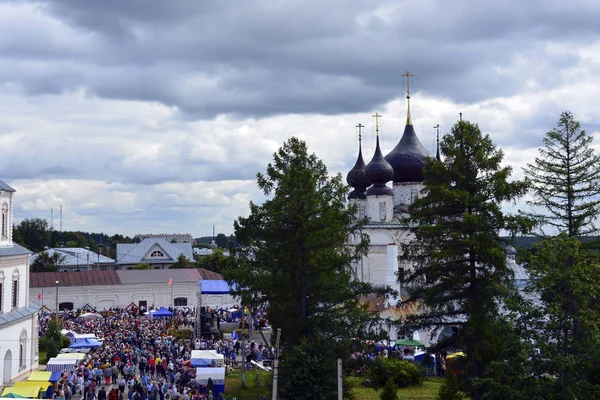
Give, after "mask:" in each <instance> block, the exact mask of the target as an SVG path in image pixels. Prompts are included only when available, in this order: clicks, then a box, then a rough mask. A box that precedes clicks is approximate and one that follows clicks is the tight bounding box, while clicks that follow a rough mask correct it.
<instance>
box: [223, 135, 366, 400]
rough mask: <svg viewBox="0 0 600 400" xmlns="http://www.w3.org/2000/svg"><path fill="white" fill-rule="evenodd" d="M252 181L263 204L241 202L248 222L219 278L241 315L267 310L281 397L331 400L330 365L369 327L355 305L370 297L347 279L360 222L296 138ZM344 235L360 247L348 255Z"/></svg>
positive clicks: (338, 182)
mask: <svg viewBox="0 0 600 400" xmlns="http://www.w3.org/2000/svg"><path fill="white" fill-rule="evenodd" d="M257 180H258V186H259V188H260V189H262V190H263V192H264V193H265V195H267V196H268V200H266V201H265V202H264V203H263V204H262V205H257V204H254V203H250V215H249V216H248V217H240V218H239V219H238V220H237V221H236V222H235V224H234V227H235V235H236V238H237V240H238V243H239V247H238V248H237V249H236V252H235V253H234V256H235V258H236V262H235V264H236V265H235V266H234V267H229V268H226V269H225V271H224V272H223V274H224V276H225V278H226V279H227V280H229V281H233V282H235V283H236V284H237V291H236V292H235V294H237V295H239V296H240V297H241V298H242V302H243V304H244V305H245V306H250V307H266V309H267V314H268V316H269V321H270V322H271V323H272V325H273V328H274V329H277V328H281V329H282V334H281V345H282V348H283V353H282V354H283V356H282V357H283V359H282V364H281V373H280V382H282V386H281V398H286V399H311V398H333V397H335V392H336V387H337V385H336V373H335V371H336V368H335V365H336V358H337V357H342V358H346V357H347V356H349V352H350V351H351V349H352V346H353V343H359V342H360V341H361V340H364V339H365V338H366V337H368V336H369V334H370V333H373V334H374V329H373V328H375V326H376V323H375V322H376V321H375V319H376V317H375V316H373V315H371V314H369V313H367V311H366V309H365V307H364V306H362V305H361V303H360V296H361V295H365V294H367V293H370V292H372V291H373V290H372V288H371V286H370V285H368V284H365V283H361V282H357V281H355V280H353V279H352V275H351V271H350V264H351V262H352V261H353V260H356V259H357V258H358V256H359V255H360V254H364V252H365V250H366V245H367V241H366V237H365V235H364V234H362V233H361V232H360V228H361V227H362V223H363V221H358V220H357V218H356V210H355V209H354V208H350V207H348V206H347V204H346V194H347V187H346V186H345V185H344V184H343V183H342V178H341V176H340V175H339V174H338V175H336V176H334V177H331V176H330V175H329V174H328V172H327V168H326V167H325V165H324V163H323V162H322V161H321V160H319V159H318V158H317V157H316V156H315V155H314V154H310V155H309V154H308V150H307V146H306V144H305V143H304V142H302V141H300V140H298V139H296V138H291V139H289V140H288V141H287V142H286V143H285V144H284V145H283V147H282V148H281V149H280V150H279V151H278V152H277V153H275V154H274V160H273V163H271V164H269V165H268V167H267V171H266V174H265V175H263V174H258V179H257ZM350 234H353V235H355V238H356V239H357V240H356V241H357V242H358V243H359V245H357V246H356V250H353V251H352V252H350V251H349V250H348V248H347V247H346V242H347V239H348V235H350ZM317 378H318V379H317ZM311 382H312V383H311Z"/></svg>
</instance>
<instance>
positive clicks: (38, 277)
mask: <svg viewBox="0 0 600 400" xmlns="http://www.w3.org/2000/svg"><path fill="white" fill-rule="evenodd" d="M56 281H58V286H97V285H119V284H120V283H121V280H120V279H119V276H118V275H117V271H77V272H32V273H31V274H30V279H29V287H32V288H42V287H55V286H56Z"/></svg>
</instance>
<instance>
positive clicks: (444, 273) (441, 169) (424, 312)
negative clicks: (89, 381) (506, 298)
mask: <svg viewBox="0 0 600 400" xmlns="http://www.w3.org/2000/svg"><path fill="white" fill-rule="evenodd" d="M440 148H441V151H442V154H443V155H444V158H443V161H437V160H436V159H434V158H431V159H430V160H429V162H428V165H427V167H426V168H425V171H424V178H425V179H424V182H423V185H424V190H423V191H422V193H421V197H419V198H417V199H416V200H415V201H414V203H413V204H412V206H411V207H410V208H409V214H410V215H409V221H408V222H409V223H410V224H411V226H413V227H414V228H413V229H412V233H413V235H414V236H413V240H412V241H411V242H410V243H409V244H408V246H407V250H406V254H405V258H406V260H407V261H409V263H411V264H412V266H413V268H412V269H411V270H410V273H409V274H408V276H407V277H406V284H407V285H408V289H409V293H410V299H409V300H408V301H409V303H415V304H419V307H420V310H419V313H418V314H416V315H413V316H411V317H410V319H409V321H407V322H409V323H411V324H414V325H417V326H421V327H424V328H429V329H432V330H433V332H436V331H437V330H438V329H441V328H444V327H447V326H455V327H457V328H458V331H457V335H454V336H452V337H451V338H449V340H447V341H446V342H445V343H442V344H441V346H447V347H455V348H456V347H458V348H461V349H463V350H464V351H465V353H466V368H467V371H466V372H467V375H468V377H469V380H468V381H467V382H466V389H467V390H468V391H469V392H470V393H471V395H472V396H473V397H474V398H475V399H480V398H481V391H480V389H479V388H477V387H475V386H473V385H472V381H471V380H472V379H473V378H480V377H482V376H483V372H484V370H485V368H486V367H487V366H488V364H489V363H490V362H491V361H493V360H494V359H495V357H496V356H497V353H498V351H499V350H500V349H499V346H500V342H499V341H498V340H497V339H498V338H497V336H496V334H495V332H494V329H493V321H494V320H495V319H496V317H497V316H498V315H499V310H498V304H499V301H500V300H501V299H502V297H503V294H504V292H505V287H506V286H507V285H510V283H511V279H510V278H511V271H510V270H509V269H508V268H507V266H506V254H505V250H504V247H503V246H502V244H501V242H500V238H499V233H500V232H501V231H502V230H506V229H508V230H510V231H519V230H520V231H526V230H527V229H528V228H530V227H531V223H530V222H529V221H528V220H527V219H526V218H524V217H520V216H510V215H507V214H505V213H504V212H503V211H502V210H501V203H503V202H509V201H514V200H515V199H517V198H518V197H520V196H522V195H524V194H525V192H526V189H527V185H526V184H525V183H524V182H520V181H509V178H510V175H511V172H512V170H511V168H510V167H502V166H501V162H502V159H503V153H502V151H500V150H499V149H497V148H496V146H495V145H494V144H493V142H492V140H491V138H490V137H489V135H482V133H481V131H480V130H479V127H478V126H477V125H476V124H472V123H470V122H467V121H460V122H458V123H456V124H455V125H454V126H453V127H452V131H451V133H450V134H447V135H445V136H444V138H443V141H442V142H441V143H440Z"/></svg>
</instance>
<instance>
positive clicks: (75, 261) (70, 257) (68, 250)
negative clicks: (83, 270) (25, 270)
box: [31, 247, 115, 267]
mask: <svg viewBox="0 0 600 400" xmlns="http://www.w3.org/2000/svg"><path fill="white" fill-rule="evenodd" d="M46 252H47V253H48V254H49V255H53V254H54V253H58V254H60V255H62V256H64V257H65V261H64V263H63V264H61V266H76V265H79V266H82V267H84V266H86V265H87V264H88V263H89V265H96V264H98V262H100V263H101V264H112V263H114V262H115V260H113V259H112V258H109V257H106V256H103V255H98V253H94V252H93V251H91V250H88V249H84V248H81V247H64V248H63V247H61V248H52V249H48V250H46ZM39 254H40V253H36V254H34V255H32V256H31V262H33V261H35V259H36V258H37V256H38V255H39ZM88 257H89V258H88Z"/></svg>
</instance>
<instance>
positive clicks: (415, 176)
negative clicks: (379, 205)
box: [385, 121, 430, 183]
mask: <svg viewBox="0 0 600 400" xmlns="http://www.w3.org/2000/svg"><path fill="white" fill-rule="evenodd" d="M429 157H430V155H429V152H428V151H427V149H425V147H423V145H422V144H421V142H420V141H419V138H418V137H417V134H416V133H415V129H414V128H413V125H412V123H410V121H409V123H407V124H406V127H405V128H404V133H403V134H402V138H401V139H400V142H398V144H397V145H396V147H394V149H393V150H392V151H390V153H389V154H388V155H387V156H385V159H386V161H387V162H388V163H390V165H391V166H392V168H393V169H394V177H393V180H394V183H401V182H422V181H423V168H424V167H425V166H426V165H427V158H429Z"/></svg>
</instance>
